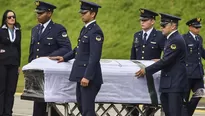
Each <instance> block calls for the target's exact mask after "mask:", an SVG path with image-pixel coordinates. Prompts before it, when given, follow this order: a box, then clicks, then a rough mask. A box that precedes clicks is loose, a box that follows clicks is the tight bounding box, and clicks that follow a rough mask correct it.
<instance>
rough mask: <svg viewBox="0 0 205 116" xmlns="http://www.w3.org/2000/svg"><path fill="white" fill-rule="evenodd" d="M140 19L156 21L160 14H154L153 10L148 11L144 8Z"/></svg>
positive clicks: (141, 9) (141, 10)
mask: <svg viewBox="0 0 205 116" xmlns="http://www.w3.org/2000/svg"><path fill="white" fill-rule="evenodd" d="M139 11H140V19H141V20H143V19H144V20H146V19H150V18H151V19H155V17H156V16H158V14H157V13H156V12H153V11H151V10H148V9H144V8H140V9H139Z"/></svg>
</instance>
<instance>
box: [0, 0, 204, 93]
mask: <svg viewBox="0 0 205 116" xmlns="http://www.w3.org/2000/svg"><path fill="white" fill-rule="evenodd" d="M34 1H35V0H0V6H1V8H0V9H1V10H0V16H1V17H0V20H1V18H2V15H3V12H4V11H5V10H6V9H12V10H14V11H15V12H16V15H17V20H18V22H20V24H21V26H22V63H21V66H23V65H25V64H27V60H28V49H29V43H30V36H31V28H32V27H34V26H35V25H36V24H37V23H38V22H37V20H36V14H35V12H34V9H35V4H34ZM44 1H46V2H49V3H52V4H54V5H56V6H57V9H56V10H55V11H54V14H53V17H52V19H53V21H54V22H56V23H60V24H62V25H64V26H65V27H66V29H67V31H68V35H69V37H70V40H71V42H72V46H73V47H74V46H76V43H77V38H78V35H79V32H80V30H81V28H82V26H83V25H84V24H83V23H82V21H81V19H80V14H79V13H78V11H79V8H80V2H79V0H44ZM90 1H93V2H96V3H98V4H100V5H102V9H100V10H99V13H98V16H97V22H98V24H99V25H100V26H101V28H102V30H103V31H104V35H105V42H104V46H103V54H102V58H109V59H110V58H112V59H129V56H130V49H131V45H132V40H133V35H134V33H135V32H136V31H139V30H140V24H139V8H147V9H150V10H153V11H156V12H162V13H168V14H173V15H176V16H179V17H181V18H182V20H181V21H180V23H179V32H180V33H181V34H183V33H186V32H187V31H188V28H187V26H186V25H185V23H186V22H187V21H188V20H189V19H191V18H195V17H201V18H202V19H205V17H204V14H205V13H204V10H205V1H204V0H90ZM159 19H160V17H157V22H156V25H155V27H156V28H157V29H160V26H159ZM202 21H203V20H202ZM204 24H205V21H203V22H202V25H204ZM204 33H205V29H204V28H202V29H201V36H202V37H204V36H205V35H204ZM19 78H20V79H19V85H18V91H21V90H22V89H23V85H24V84H23V83H24V82H23V76H22V74H21V75H20V77H19Z"/></svg>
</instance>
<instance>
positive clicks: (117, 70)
mask: <svg viewBox="0 0 205 116" xmlns="http://www.w3.org/2000/svg"><path fill="white" fill-rule="evenodd" d="M73 61H74V60H71V61H68V62H63V63H57V61H54V60H50V59H48V58H47V57H42V58H38V59H36V60H33V61H32V62H30V63H29V64H27V65H25V66H23V69H22V70H23V73H24V77H25V89H24V91H23V94H22V95H21V98H22V99H25V100H33V101H45V102H58V103H66V102H68V103H71V102H76V96H75V95H76V94H75V90H76V89H75V87H76V83H75V82H70V81H69V75H70V72H71V69H72V64H73ZM100 62H101V68H102V74H103V81H104V84H103V85H102V87H101V90H100V91H99V93H98V95H97V97H96V102H102V103H142V104H150V103H151V99H150V94H149V92H148V86H147V80H146V78H137V77H135V72H136V71H138V70H139V69H140V68H141V67H145V66H149V65H151V64H152V63H154V62H153V61H146V60H136V61H131V60H115V59H102V60H101V61H100ZM153 77H154V84H155V85H154V86H155V89H156V92H157V96H159V92H158V89H159V81H160V72H157V73H155V74H154V75H153ZM158 102H160V101H159V97H158Z"/></svg>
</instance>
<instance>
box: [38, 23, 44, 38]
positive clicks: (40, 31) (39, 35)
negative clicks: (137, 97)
mask: <svg viewBox="0 0 205 116" xmlns="http://www.w3.org/2000/svg"><path fill="white" fill-rule="evenodd" d="M43 28H44V26H43V25H40V28H39V31H38V40H40V39H41V35H42V31H43Z"/></svg>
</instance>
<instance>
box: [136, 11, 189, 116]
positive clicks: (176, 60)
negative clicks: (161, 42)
mask: <svg viewBox="0 0 205 116" xmlns="http://www.w3.org/2000/svg"><path fill="white" fill-rule="evenodd" d="M160 15H161V23H160V25H161V29H162V33H163V34H164V35H165V36H166V37H167V40H166V43H165V48H164V54H163V57H162V58H161V59H160V60H159V61H157V62H155V63H154V64H152V65H150V66H148V67H146V68H145V69H141V70H139V71H138V72H136V76H139V77H140V76H144V75H145V72H146V75H150V74H154V73H155V72H157V71H159V70H161V79H160V87H159V91H160V92H161V95H160V100H161V104H162V108H163V110H164V112H165V115H166V116H182V107H183V101H184V97H183V96H184V93H185V92H187V91H188V79H187V76H186V66H185V65H186V63H185V58H186V44H185V41H184V39H183V37H182V36H181V35H180V34H179V32H178V31H177V27H178V21H179V20H181V19H180V18H179V17H176V16H172V15H169V14H164V13H160Z"/></svg>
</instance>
